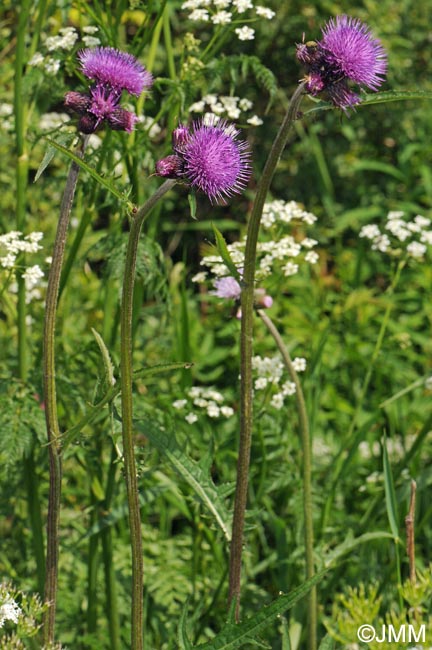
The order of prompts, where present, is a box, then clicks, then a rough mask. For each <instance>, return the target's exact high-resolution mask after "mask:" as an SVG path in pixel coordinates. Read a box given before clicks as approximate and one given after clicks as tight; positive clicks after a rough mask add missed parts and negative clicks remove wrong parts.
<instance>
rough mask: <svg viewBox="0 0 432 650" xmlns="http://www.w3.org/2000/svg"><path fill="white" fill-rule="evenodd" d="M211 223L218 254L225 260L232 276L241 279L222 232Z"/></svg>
mask: <svg viewBox="0 0 432 650" xmlns="http://www.w3.org/2000/svg"><path fill="white" fill-rule="evenodd" d="M212 225H213V232H214V236H215V239H216V248H217V250H218V253H219V255H220V256H221V258H222V259H223V261H224V262H225V265H226V267H227V268H228V270H229V271H230V273H231V275H232V276H233V278H235V279H236V280H241V276H240V273H239V272H238V270H237V267H236V265H235V264H234V262H233V260H232V257H231V254H230V252H229V250H228V246H227V245H226V241H225V239H224V237H223V235H222V233H221V232H220V230H218V229H217V227H216V226H215V225H214V224H212Z"/></svg>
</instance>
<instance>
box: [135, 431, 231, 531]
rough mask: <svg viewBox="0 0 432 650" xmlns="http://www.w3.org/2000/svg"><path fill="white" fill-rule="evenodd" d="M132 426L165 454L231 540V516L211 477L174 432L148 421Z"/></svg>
mask: <svg viewBox="0 0 432 650" xmlns="http://www.w3.org/2000/svg"><path fill="white" fill-rule="evenodd" d="M134 427H135V428H136V429H137V430H138V431H140V432H141V433H142V434H143V435H145V436H146V437H147V438H148V439H149V440H150V442H151V443H152V445H154V446H155V447H156V449H158V450H159V451H160V452H161V453H162V454H164V455H165V456H166V457H167V458H168V460H169V461H170V463H171V464H172V466H173V467H174V469H175V470H176V471H177V472H178V474H179V475H180V476H181V477H182V478H183V479H184V480H185V481H186V483H187V484H188V485H190V487H191V488H192V489H193V491H194V492H195V494H196V495H197V496H198V498H199V499H200V501H201V502H202V503H203V504H204V505H205V507H206V508H207V509H208V510H209V511H210V512H211V514H212V515H213V517H214V518H215V520H216V523H217V525H218V526H219V527H220V529H221V530H222V532H223V534H224V536H225V538H226V539H227V541H230V540H231V523H230V515H229V513H228V510H227V509H226V507H225V504H224V502H223V500H222V498H221V496H220V495H219V492H218V488H217V486H216V485H215V484H214V483H213V481H212V480H211V478H210V476H209V475H208V474H206V473H205V472H204V471H203V469H202V467H201V466H200V465H199V464H198V463H197V462H196V461H194V460H192V459H191V458H189V457H188V456H186V454H185V453H184V452H183V451H182V450H181V448H180V446H179V444H178V442H177V440H176V437H175V434H174V432H172V431H170V432H167V431H165V430H162V429H161V428H160V427H159V426H158V425H157V424H156V423H154V422H150V420H146V421H144V420H134Z"/></svg>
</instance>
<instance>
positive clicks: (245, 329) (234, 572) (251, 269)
mask: <svg viewBox="0 0 432 650" xmlns="http://www.w3.org/2000/svg"><path fill="white" fill-rule="evenodd" d="M303 94H304V83H302V84H300V85H299V86H298V87H297V89H296V91H295V92H294V94H293V97H292V99H291V102H290V104H289V107H288V110H287V112H286V115H285V117H284V120H283V122H282V125H281V127H280V129H279V132H278V134H277V136H276V139H275V141H274V142H273V146H272V148H271V150H270V153H269V157H268V159H267V162H266V164H265V167H264V171H263V174H262V177H261V179H260V182H259V184H258V188H257V193H256V196H255V201H254V204H253V207H252V213H251V216H250V219H249V223H248V229H247V236H246V249H245V261H244V268H243V289H242V295H241V309H242V318H241V339H240V356H241V359H240V374H241V382H240V400H241V404H240V441H239V452H238V461H237V483H236V491H235V497H234V515H233V536H232V540H231V549H230V572H229V601H230V602H231V601H232V600H233V599H235V600H236V617H237V619H238V617H239V613H240V582H241V564H242V550H243V530H244V520H245V511H246V503H247V492H248V482H249V462H250V448H251V439H252V403H253V400H252V389H253V385H252V354H253V308H254V280H255V258H256V247H257V241H258V233H259V227H260V223H261V216H262V212H263V208H264V203H265V200H266V197H267V193H268V191H269V189H270V184H271V181H272V179H273V175H274V173H275V170H276V166H277V164H278V162H279V158H280V156H281V155H282V152H283V150H284V148H285V145H286V142H287V139H288V134H289V132H290V129H291V127H292V125H293V123H294V121H295V119H296V117H297V113H298V109H299V106H300V103H301V100H302V97H303Z"/></svg>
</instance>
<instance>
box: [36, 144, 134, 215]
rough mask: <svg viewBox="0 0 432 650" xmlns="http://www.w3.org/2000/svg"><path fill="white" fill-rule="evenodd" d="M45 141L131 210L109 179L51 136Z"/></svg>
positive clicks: (125, 197)
mask: <svg viewBox="0 0 432 650" xmlns="http://www.w3.org/2000/svg"><path fill="white" fill-rule="evenodd" d="M47 141H48V143H49V144H50V145H51V146H52V147H54V148H55V149H57V150H58V151H61V153H63V154H64V155H65V156H67V157H68V158H69V160H72V161H73V162H74V163H76V164H77V165H78V167H81V169H83V170H84V171H86V172H87V173H88V174H90V176H91V177H92V178H94V179H95V181H96V182H97V183H99V184H100V185H102V186H103V187H104V188H105V189H106V190H108V192H110V193H111V194H113V195H114V196H115V197H117V198H118V199H119V200H120V201H121V202H122V203H123V204H125V205H126V207H127V210H128V211H129V212H131V211H132V208H133V205H132V203H131V202H130V201H129V199H128V198H127V196H126V195H125V194H123V193H122V192H119V191H118V190H117V189H116V187H115V186H114V185H113V183H112V182H111V181H109V180H108V179H106V178H104V177H103V176H101V175H100V174H98V172H97V171H96V170H95V169H93V167H90V165H88V164H87V163H86V162H84V160H82V159H81V158H80V157H79V156H77V155H76V154H74V153H73V152H72V151H70V150H69V149H66V147H63V145H61V144H59V143H58V142H56V141H55V140H51V138H47Z"/></svg>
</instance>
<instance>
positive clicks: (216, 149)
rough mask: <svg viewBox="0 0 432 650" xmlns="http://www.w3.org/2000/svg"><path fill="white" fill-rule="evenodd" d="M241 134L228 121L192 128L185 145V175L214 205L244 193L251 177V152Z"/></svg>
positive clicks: (197, 125) (183, 153)
mask: <svg viewBox="0 0 432 650" xmlns="http://www.w3.org/2000/svg"><path fill="white" fill-rule="evenodd" d="M238 134H239V132H238V131H237V129H236V128H235V127H234V126H233V125H230V124H228V123H227V122H225V121H221V122H218V123H217V124H204V123H203V122H202V121H199V122H196V123H195V124H194V125H193V130H192V133H191V135H190V137H189V140H188V141H187V142H186V143H185V144H184V145H183V152H182V155H183V158H184V175H185V177H186V178H187V180H188V181H189V182H190V184H191V185H192V186H193V187H195V188H196V189H198V190H201V191H202V192H204V193H205V194H207V196H208V197H209V199H210V200H211V201H214V200H216V199H223V198H224V196H226V197H229V196H232V195H233V194H235V193H238V192H241V191H243V190H244V188H245V186H246V185H247V182H248V180H249V178H250V174H251V165H250V151H249V147H248V145H247V143H246V142H244V141H242V140H238V139H237V136H238Z"/></svg>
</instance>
